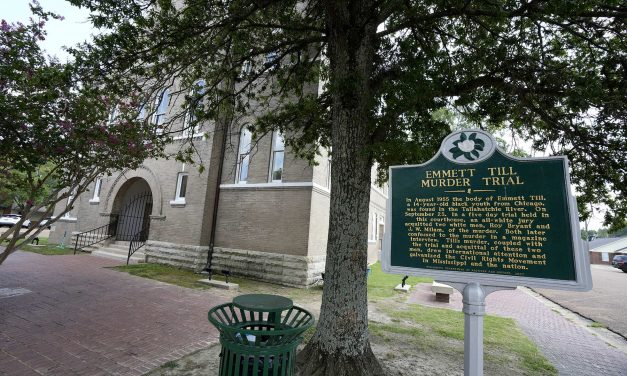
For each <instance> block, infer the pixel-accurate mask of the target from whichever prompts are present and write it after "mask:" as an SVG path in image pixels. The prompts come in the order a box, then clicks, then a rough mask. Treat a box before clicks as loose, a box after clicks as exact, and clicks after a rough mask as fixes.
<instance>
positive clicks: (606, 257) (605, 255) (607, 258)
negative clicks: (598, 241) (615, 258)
mask: <svg viewBox="0 0 627 376" xmlns="http://www.w3.org/2000/svg"><path fill="white" fill-rule="evenodd" d="M601 261H603V262H610V254H609V253H607V252H601Z"/></svg>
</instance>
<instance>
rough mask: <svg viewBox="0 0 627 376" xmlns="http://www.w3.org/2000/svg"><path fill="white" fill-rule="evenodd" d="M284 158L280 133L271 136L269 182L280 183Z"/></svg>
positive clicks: (283, 144)
mask: <svg viewBox="0 0 627 376" xmlns="http://www.w3.org/2000/svg"><path fill="white" fill-rule="evenodd" d="M284 156H285V143H284V140H283V135H282V134H281V132H274V134H273V135H272V161H271V164H270V181H272V182H280V181H281V179H282V178H283V157H284Z"/></svg>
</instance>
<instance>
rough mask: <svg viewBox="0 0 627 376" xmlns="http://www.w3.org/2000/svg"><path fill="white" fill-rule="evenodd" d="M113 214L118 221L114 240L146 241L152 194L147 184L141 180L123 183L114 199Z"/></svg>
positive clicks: (133, 179) (135, 179)
mask: <svg viewBox="0 0 627 376" xmlns="http://www.w3.org/2000/svg"><path fill="white" fill-rule="evenodd" d="M113 212H114V213H115V214H116V215H117V220H118V225H117V230H116V240H123V241H131V240H133V239H134V240H146V239H147V238H148V232H149V229H150V213H152V192H151V190H150V186H149V185H148V182H146V180H144V179H142V178H132V179H129V180H128V181H127V182H125V183H124V184H123V185H122V187H121V188H120V190H119V191H118V194H117V195H116V197H115V200H114V203H113ZM138 237H141V238H142V239H139V238H138Z"/></svg>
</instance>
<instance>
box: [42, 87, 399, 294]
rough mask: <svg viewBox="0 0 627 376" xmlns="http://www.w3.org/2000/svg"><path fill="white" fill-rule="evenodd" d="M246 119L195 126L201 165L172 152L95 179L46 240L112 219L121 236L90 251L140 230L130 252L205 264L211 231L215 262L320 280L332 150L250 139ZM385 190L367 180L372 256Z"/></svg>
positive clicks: (158, 117) (156, 117)
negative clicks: (307, 157)
mask: <svg viewBox="0 0 627 376" xmlns="http://www.w3.org/2000/svg"><path fill="white" fill-rule="evenodd" d="M314 90H315V89H314ZM177 100H178V99H176V98H172V96H170V95H168V92H162V93H161V94H160V95H159V97H158V100H157V101H156V103H155V107H156V110H155V111H153V112H154V113H153V114H152V115H151V117H152V119H151V121H155V122H160V121H164V118H165V117H167V116H168V114H169V113H171V111H172V110H170V109H172V108H176V106H177V105H178V106H179V107H180V105H181V104H180V103H176V102H177ZM242 124H245V121H244V120H240V121H239V123H238V124H234V125H233V126H232V127H231V128H230V129H229V131H228V133H229V134H227V135H226V137H224V133H222V132H221V131H220V130H218V129H216V127H215V126H214V125H213V124H203V125H202V126H199V128H198V129H195V130H192V131H193V132H194V134H193V135H192V136H191V139H192V140H193V142H194V145H195V147H196V148H197V150H198V159H199V160H202V162H203V165H204V166H205V170H204V172H202V173H200V172H199V170H198V168H197V167H196V166H190V165H189V164H187V165H186V164H183V163H180V162H177V161H175V160H174V159H167V160H166V159H159V160H154V159H151V160H146V161H145V162H144V163H143V164H142V165H141V166H140V167H139V168H138V169H136V170H125V171H119V172H116V173H114V174H112V175H111V176H104V177H102V178H100V179H97V180H96V181H95V182H94V183H93V187H92V188H91V189H90V191H89V192H88V193H85V194H83V195H82V196H81V197H79V198H78V199H77V202H76V204H75V206H74V208H73V209H72V211H71V212H70V213H68V214H66V215H65V217H63V218H61V219H60V220H59V221H58V222H57V223H56V224H55V226H54V227H53V229H52V231H51V234H50V241H51V242H62V241H63V242H65V243H66V244H68V245H69V246H73V245H74V243H73V242H74V241H75V236H76V234H78V233H80V232H85V231H88V230H91V229H94V228H98V227H101V226H105V225H107V224H109V223H112V222H113V221H114V219H115V220H116V227H117V233H116V236H114V237H112V238H110V239H108V240H106V241H104V242H101V243H99V244H98V247H99V248H91V250H93V251H94V253H100V254H111V253H114V252H113V251H114V250H115V249H116V248H117V249H119V250H122V251H123V250H124V249H126V248H128V241H129V240H131V239H132V238H133V236H137V234H138V232H140V231H143V233H144V234H146V238H147V239H146V243H145V246H144V247H142V248H141V249H140V250H139V251H138V252H137V253H136V254H135V255H134V257H133V258H134V259H140V260H144V259H145V261H147V262H154V263H163V264H170V265H175V266H180V267H186V268H191V269H195V270H201V269H203V268H204V267H205V265H206V262H207V255H208V252H209V249H210V243H211V240H212V239H213V244H214V248H213V253H212V268H213V270H218V271H219V270H229V271H230V272H231V273H232V274H233V275H240V276H247V277H250V278H254V279H259V280H264V281H269V282H273V283H280V284H286V285H296V286H308V285H311V284H312V283H315V282H316V281H317V280H319V279H320V274H321V272H323V271H324V263H325V253H326V242H327V230H328V219H329V190H330V187H329V185H330V161H329V158H327V157H326V156H325V153H324V151H323V153H322V154H323V155H322V156H320V157H318V160H317V162H318V164H317V165H316V166H310V165H309V164H308V163H307V162H306V161H304V160H301V159H297V158H295V157H294V156H293V154H292V153H291V151H290V150H289V148H286V147H285V146H284V145H283V142H282V136H281V135H280V134H277V133H273V134H268V135H265V136H264V137H262V138H260V139H259V140H257V142H256V143H254V144H253V143H251V134H250V132H249V131H247V130H245V129H244V130H242ZM174 126H176V125H174ZM181 128H183V127H182V126H181V125H180V124H179V129H181ZM186 132H189V131H186V130H181V131H180V133H179V135H178V136H176V137H174V140H173V142H172V143H171V144H170V145H168V147H167V151H168V152H170V153H174V152H175V151H176V150H178V149H179V148H181V147H182V146H184V145H183V144H185V143H187V142H190V134H189V133H186ZM224 140H226V142H225V141H224ZM223 144H225V146H226V147H225V148H224V154H222V152H223V150H222V145H223ZM220 165H222V166H221V167H222V171H221V179H220V181H219V182H218V176H219V170H220ZM386 190H387V187H383V188H380V187H377V186H376V185H374V183H373V186H372V189H371V205H370V213H369V229H368V232H369V233H368V261H369V262H375V261H376V260H377V258H378V252H379V250H380V248H381V239H382V237H383V231H384V227H383V226H384V225H383V223H385V218H384V216H385V203H386V198H387V196H386V194H387V192H386ZM216 195H217V197H218V199H217V200H216ZM216 204H217V212H216V215H215V218H216V221H215V224H214V223H213V218H214V210H216ZM57 209H58V211H60V210H61V208H60V207H59V208H57ZM214 230H215V233H214V234H213V235H214V236H213V237H212V231H214Z"/></svg>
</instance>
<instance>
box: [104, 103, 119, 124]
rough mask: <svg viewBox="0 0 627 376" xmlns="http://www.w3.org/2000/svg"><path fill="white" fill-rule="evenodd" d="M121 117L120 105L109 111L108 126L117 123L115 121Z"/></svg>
mask: <svg viewBox="0 0 627 376" xmlns="http://www.w3.org/2000/svg"><path fill="white" fill-rule="evenodd" d="M119 116H120V105H119V104H116V105H115V106H113V108H111V110H110V111H109V120H108V121H107V124H109V125H111V124H113V123H115V121H116V120H117V119H118V117H119Z"/></svg>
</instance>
